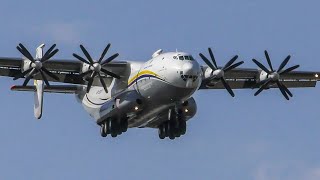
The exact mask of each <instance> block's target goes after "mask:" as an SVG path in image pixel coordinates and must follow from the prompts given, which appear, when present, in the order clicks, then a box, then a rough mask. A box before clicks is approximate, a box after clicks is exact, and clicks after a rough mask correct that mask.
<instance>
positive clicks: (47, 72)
mask: <svg viewBox="0 0 320 180" xmlns="http://www.w3.org/2000/svg"><path fill="white" fill-rule="evenodd" d="M41 70H42V71H44V72H45V73H46V74H47V75H48V76H50V77H51V78H53V79H55V80H57V81H59V77H58V76H56V75H54V74H53V73H51V72H50V71H48V69H46V68H45V67H42V68H41Z"/></svg>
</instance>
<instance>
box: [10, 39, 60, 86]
mask: <svg viewBox="0 0 320 180" xmlns="http://www.w3.org/2000/svg"><path fill="white" fill-rule="evenodd" d="M55 47H56V44H54V45H52V46H51V47H50V48H49V49H48V51H47V52H46V53H45V54H44V55H43V56H42V58H41V59H38V58H36V59H34V58H33V56H32V55H31V54H30V52H29V51H28V50H27V48H25V47H24V46H23V45H22V44H21V43H20V44H19V45H18V46H17V49H18V51H19V52H20V53H21V54H23V55H24V56H25V57H26V58H27V59H28V60H30V61H31V63H30V67H29V69H28V70H26V71H24V72H22V73H20V74H18V75H16V76H15V77H14V78H13V80H17V79H19V78H23V77H25V78H26V79H25V81H24V83H23V86H26V85H27V84H28V82H29V81H30V79H31V78H32V77H33V76H35V75H36V74H37V73H40V74H41V77H42V79H43V80H44V82H45V83H46V85H47V86H50V84H49V81H48V79H47V77H46V75H48V76H50V77H51V78H53V79H55V80H59V78H58V77H57V76H56V75H54V74H53V73H51V72H50V71H48V70H47V69H46V68H45V67H43V64H44V63H46V62H47V61H48V60H50V58H52V57H53V56H54V55H55V54H56V53H57V52H58V51H59V49H55V50H54V48H55Z"/></svg>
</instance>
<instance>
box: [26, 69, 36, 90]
mask: <svg viewBox="0 0 320 180" xmlns="http://www.w3.org/2000/svg"><path fill="white" fill-rule="evenodd" d="M35 72H36V69H32V70H31V72H30V74H29V75H28V76H27V77H26V79H25V80H24V82H23V86H26V85H27V84H28V82H29V81H30V79H31V78H32V76H33V75H34V74H35Z"/></svg>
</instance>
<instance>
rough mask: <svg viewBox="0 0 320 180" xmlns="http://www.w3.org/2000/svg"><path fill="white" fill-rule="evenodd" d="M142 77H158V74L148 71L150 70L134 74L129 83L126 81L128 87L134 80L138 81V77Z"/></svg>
mask: <svg viewBox="0 0 320 180" xmlns="http://www.w3.org/2000/svg"><path fill="white" fill-rule="evenodd" d="M143 75H153V76H156V77H159V75H158V74H156V73H154V72H152V71H150V70H143V71H140V72H139V73H138V74H136V75H135V76H133V77H132V78H131V79H130V80H129V81H128V85H129V84H131V83H132V82H133V81H135V80H136V79H138V78H139V77H140V76H143Z"/></svg>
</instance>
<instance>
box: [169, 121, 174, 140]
mask: <svg viewBox="0 0 320 180" xmlns="http://www.w3.org/2000/svg"><path fill="white" fill-rule="evenodd" d="M168 133H169V138H170V139H171V140H173V139H175V133H174V126H173V124H172V123H168Z"/></svg>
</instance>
